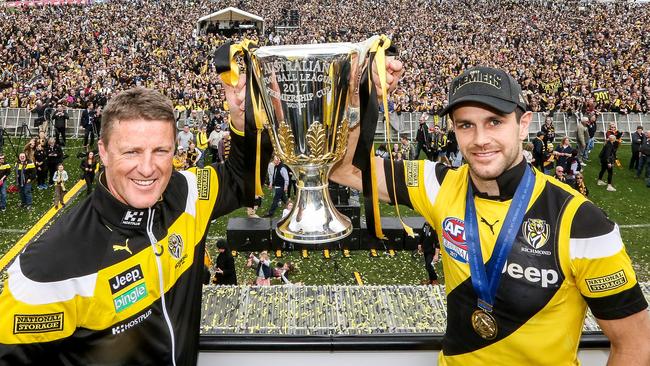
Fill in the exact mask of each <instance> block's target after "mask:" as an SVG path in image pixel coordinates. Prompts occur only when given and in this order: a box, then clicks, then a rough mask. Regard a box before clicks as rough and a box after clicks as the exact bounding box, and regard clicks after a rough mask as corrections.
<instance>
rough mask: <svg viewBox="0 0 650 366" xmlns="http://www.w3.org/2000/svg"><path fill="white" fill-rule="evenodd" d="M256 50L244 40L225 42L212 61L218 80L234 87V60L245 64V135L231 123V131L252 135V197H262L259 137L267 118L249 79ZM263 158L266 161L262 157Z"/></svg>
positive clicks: (236, 71)
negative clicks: (239, 58)
mask: <svg viewBox="0 0 650 366" xmlns="http://www.w3.org/2000/svg"><path fill="white" fill-rule="evenodd" d="M257 47H258V45H257V42H255V41H252V40H249V39H244V40H243V41H242V42H240V43H234V44H233V43H230V42H227V43H225V44H224V45H222V46H221V47H220V48H219V49H217V51H216V53H215V57H214V62H215V67H216V69H217V72H219V76H220V77H221V79H222V80H223V81H224V83H226V84H228V85H230V86H232V87H236V86H237V85H238V83H239V72H240V71H239V64H238V63H237V56H238V55H241V56H243V58H244V62H245V64H246V73H247V75H246V76H247V77H246V99H245V101H244V103H245V124H244V131H239V130H237V129H236V128H235V127H234V126H233V125H232V120H231V123H230V129H231V130H232V131H233V132H234V133H236V134H238V135H239V136H246V133H245V131H246V130H248V131H250V132H253V133H255V142H254V144H255V161H254V164H255V178H254V195H255V196H263V195H264V191H263V190H262V180H261V171H262V170H261V166H262V163H263V162H262V160H263V159H262V145H263V141H262V140H263V139H262V133H263V131H264V121H265V119H266V116H265V114H264V111H263V110H262V104H261V103H262V101H261V100H260V98H258V95H259V91H260V87H259V86H258V85H257V84H256V81H255V78H253V77H252V76H253V75H252V68H251V65H250V63H251V56H252V53H253V51H254V50H255V49H256V48H257ZM265 158H266V157H265Z"/></svg>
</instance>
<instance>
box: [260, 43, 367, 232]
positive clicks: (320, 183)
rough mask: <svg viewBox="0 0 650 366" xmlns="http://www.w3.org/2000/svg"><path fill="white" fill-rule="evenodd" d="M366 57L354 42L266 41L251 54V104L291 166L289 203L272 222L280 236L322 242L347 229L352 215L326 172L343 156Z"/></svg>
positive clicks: (348, 230)
mask: <svg viewBox="0 0 650 366" xmlns="http://www.w3.org/2000/svg"><path fill="white" fill-rule="evenodd" d="M364 58H365V51H364V48H363V46H362V45H358V44H353V43H330V44H310V45H290V46H270V47H261V48H259V49H257V50H256V51H255V52H254V53H253V56H252V68H253V70H252V74H253V76H254V78H255V80H256V82H257V85H259V90H257V91H255V92H254V93H253V103H259V105H260V106H261V108H260V110H264V112H263V114H264V116H263V118H264V119H265V121H264V125H265V127H266V129H267V130H268V132H269V135H270V137H271V141H272V144H273V148H274V150H275V155H277V156H278V157H279V158H280V159H281V160H282V162H283V163H284V164H286V165H287V166H289V168H291V170H292V171H293V173H294V176H295V177H296V183H297V188H298V189H297V198H296V202H295V204H294V207H293V210H292V211H291V213H289V215H288V216H286V217H285V218H284V219H282V220H280V221H279V222H278V225H277V227H276V229H275V230H276V232H277V234H278V236H279V237H280V238H282V239H283V240H287V241H291V242H296V243H303V244H318V243H327V242H333V241H337V240H340V239H342V238H344V237H346V236H348V235H349V234H350V233H351V232H352V224H351V222H350V219H349V218H347V217H346V216H344V215H342V214H341V213H339V212H338V211H337V210H336V208H334V205H333V204H332V202H331V199H330V195H329V191H328V175H329V171H330V169H331V168H332V166H333V165H334V164H335V163H336V162H337V161H339V160H340V159H341V158H342V157H343V156H344V155H345V152H346V150H347V140H348V131H349V128H350V127H351V123H352V122H356V120H358V108H356V107H357V106H358V96H356V94H355V91H357V88H358V77H359V75H360V74H361V71H362V66H363V60H364ZM351 104H352V105H351ZM351 108H352V113H351V112H350V110H351ZM351 120H353V121H351Z"/></svg>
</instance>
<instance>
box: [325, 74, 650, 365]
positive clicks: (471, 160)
mask: <svg viewBox="0 0 650 366" xmlns="http://www.w3.org/2000/svg"><path fill="white" fill-rule="evenodd" d="M447 114H448V115H449V119H450V122H451V125H452V126H453V128H454V129H455V131H456V138H457V140H458V145H459V148H460V151H461V153H462V154H463V157H464V158H465V160H466V161H467V164H464V165H462V166H461V167H460V168H458V169H450V168H448V167H446V166H444V165H443V164H437V163H434V162H429V161H407V162H403V163H395V169H394V171H395V176H394V177H393V175H392V174H391V172H392V169H391V167H390V166H389V165H386V166H384V164H385V163H384V162H383V161H381V160H380V159H375V160H374V161H373V164H374V165H375V169H374V171H375V173H376V176H377V177H378V178H377V185H376V186H377V191H378V196H379V198H380V199H382V200H384V201H390V202H394V201H397V202H398V203H401V204H404V205H407V206H409V207H411V208H413V209H415V210H417V211H418V212H419V213H420V214H422V216H424V218H425V219H426V220H427V221H428V222H429V223H430V224H431V225H432V226H433V228H434V229H435V230H436V232H438V233H439V236H440V243H441V247H442V250H443V251H444V255H443V269H444V274H445V276H444V277H445V289H446V292H447V314H448V319H447V324H448V327H447V331H446V333H445V337H444V339H443V344H442V352H441V353H440V357H439V364H441V365H449V366H452V365H525V364H530V362H531V360H535V363H536V364H544V365H560V364H561V365H575V364H578V363H579V361H578V357H577V352H576V351H577V349H578V341H579V339H580V334H581V330H582V325H583V322H584V315H585V312H586V308H587V306H589V308H590V310H591V312H592V313H593V314H594V315H595V317H596V318H597V321H598V324H599V325H600V327H601V329H602V330H603V332H604V334H605V335H606V336H607V337H608V338H609V340H610V342H611V345H612V347H611V352H610V356H609V357H610V364H620V365H623V364H625V365H648V364H650V342H648V341H647V335H648V334H650V317H649V316H648V312H647V310H646V309H647V303H646V301H645V299H644V297H643V294H642V292H641V289H640V287H639V285H638V283H637V281H636V275H635V274H634V270H633V268H632V265H631V263H630V259H629V257H628V256H627V255H626V254H625V247H624V245H623V242H622V239H621V236H620V233H619V230H618V226H617V225H616V224H614V223H613V222H611V221H610V220H609V219H608V218H607V217H606V215H605V214H604V213H603V211H602V210H600V209H598V208H597V207H596V206H594V204H593V203H591V202H589V201H588V200H587V199H586V198H584V196H582V195H581V194H579V193H578V192H576V191H574V190H573V189H570V188H568V186H566V185H564V184H560V183H559V182H557V180H555V179H554V178H552V177H549V176H546V175H544V174H540V172H539V171H537V170H535V169H532V168H531V167H529V166H528V165H527V164H526V161H525V159H524V158H523V155H522V141H523V140H524V139H526V138H527V137H528V127H529V125H530V122H531V119H532V113H531V112H528V111H527V105H526V102H525V100H524V97H523V95H522V93H521V88H520V86H519V84H518V83H517V82H516V81H515V80H514V79H513V78H512V76H510V75H508V74H507V73H506V72H504V71H503V70H499V69H493V68H487V67H474V68H471V69H468V70H466V71H464V72H463V73H462V74H461V75H460V76H458V77H456V78H455V79H454V80H453V81H452V83H451V86H450V88H449V105H448V106H447V107H446V108H445V109H444V110H443V111H442V112H441V115H447ZM364 137H365V136H364ZM358 140H359V135H358V129H357V130H352V131H351V132H350V139H349V143H348V152H347V155H346V156H345V157H344V159H343V161H342V163H341V164H340V165H339V166H338V167H336V169H335V170H334V171H333V173H332V175H331V177H330V179H331V180H333V181H335V182H337V183H339V184H344V185H348V186H351V187H353V188H356V189H361V186H362V185H361V175H362V172H361V171H360V170H359V169H357V168H355V167H354V166H353V165H352V156H353V154H354V152H355V149H356V143H357V141H358ZM389 192H390V193H389ZM558 324H562V332H560V333H558V332H557V325H558ZM531 344H534V345H535V346H534V347H529V345H531Z"/></svg>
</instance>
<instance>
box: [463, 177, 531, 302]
mask: <svg viewBox="0 0 650 366" xmlns="http://www.w3.org/2000/svg"><path fill="white" fill-rule="evenodd" d="M468 179H469V182H468V184H467V199H466V204H465V238H466V240H467V250H468V255H469V269H470V274H471V276H472V286H474V291H476V294H477V295H478V307H479V308H481V309H483V310H485V311H487V312H491V311H492V305H493V304H494V298H495V296H496V293H497V288H498V287H499V281H500V279H501V270H502V269H503V265H504V264H505V262H506V259H507V258H508V254H509V253H510V249H512V245H513V244H514V241H515V238H516V237H517V233H518V232H519V227H520V226H521V222H522V221H523V219H524V214H525V213H526V208H527V207H528V203H529V202H530V198H531V196H532V194H533V188H534V186H535V176H534V174H533V172H532V171H531V170H530V168H529V167H528V166H526V170H525V172H524V177H523V178H522V180H521V182H520V183H519V185H518V186H517V190H516V191H515V195H514V197H513V198H512V203H511V204H510V208H509V209H508V213H507V214H506V219H505V221H504V223H503V226H502V227H501V231H500V232H499V236H498V237H497V241H496V244H495V245H494V251H493V252H492V257H491V258H490V260H489V262H488V265H487V269H486V266H485V264H484V263H483V254H482V253H481V238H480V236H479V229H478V220H477V218H476V208H475V206H474V190H473V189H472V182H471V178H468Z"/></svg>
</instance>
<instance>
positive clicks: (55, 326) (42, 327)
mask: <svg viewBox="0 0 650 366" xmlns="http://www.w3.org/2000/svg"><path fill="white" fill-rule="evenodd" d="M59 330H63V312H58V313H50V314H15V315H14V334H23V333H45V332H55V331H59Z"/></svg>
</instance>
